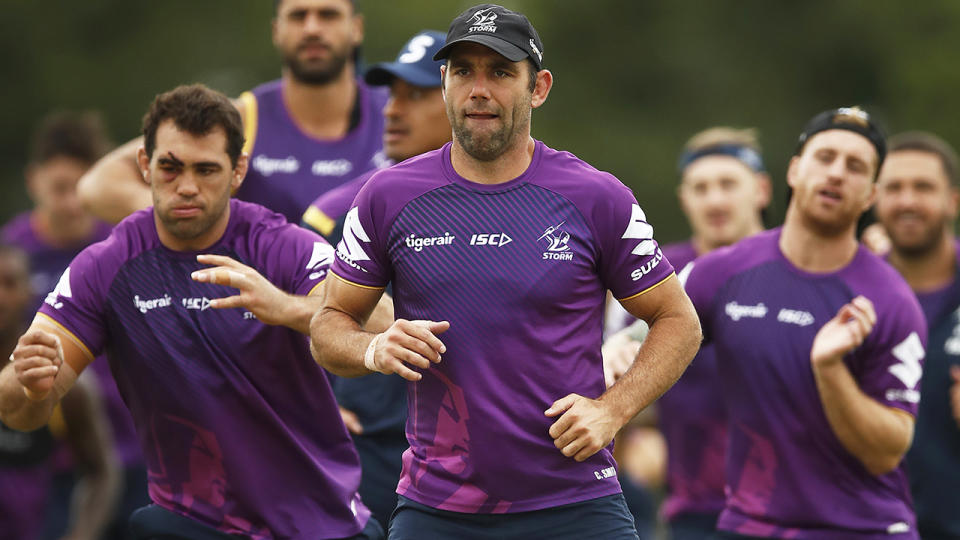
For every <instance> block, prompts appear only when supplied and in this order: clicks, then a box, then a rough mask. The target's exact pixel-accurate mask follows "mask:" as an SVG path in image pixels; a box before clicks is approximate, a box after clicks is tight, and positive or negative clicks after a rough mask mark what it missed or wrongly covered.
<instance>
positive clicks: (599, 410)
mask: <svg viewBox="0 0 960 540" xmlns="http://www.w3.org/2000/svg"><path fill="white" fill-rule="evenodd" d="M544 414H545V415H547V416H549V417H551V418H552V417H554V416H557V415H560V418H558V419H557V421H556V422H554V423H553V425H552V426H550V432H549V433H550V437H552V438H553V444H554V445H555V446H556V447H557V448H559V449H560V451H561V452H562V453H563V455H565V456H567V457H572V458H573V459H575V460H577V461H583V460H585V459H587V458H589V457H590V456H592V455H594V454H596V453H597V452H599V451H600V449H602V448H603V447H605V446H607V445H608V444H610V441H612V440H613V437H614V435H616V434H617V431H619V430H620V428H621V427H622V426H623V423H622V422H619V421H618V420H617V417H616V415H615V414H613V412H612V411H610V410H608V407H607V404H606V403H605V402H603V401H600V400H596V399H590V398H586V397H583V396H581V395H578V394H568V395H567V396H566V397H564V398H561V399H558V400H557V401H554V402H553V405H551V406H550V408H549V409H547V410H546V411H545V412H544Z"/></svg>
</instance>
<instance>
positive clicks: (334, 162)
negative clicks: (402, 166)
mask: <svg viewBox="0 0 960 540" xmlns="http://www.w3.org/2000/svg"><path fill="white" fill-rule="evenodd" d="M387 97H388V93H387V91H386V89H385V88H372V87H370V86H367V84H366V83H364V82H363V81H361V80H358V81H357V107H358V109H359V110H358V111H357V114H359V122H358V123H357V125H356V126H354V127H353V129H351V130H350V131H349V132H348V133H347V134H346V135H345V136H343V137H342V138H339V139H319V138H317V137H314V136H311V135H308V134H306V133H304V131H303V130H302V129H301V128H300V126H298V125H297V124H296V123H295V122H294V121H293V118H291V116H290V112H289V111H288V110H287V107H286V105H285V104H284V102H283V84H282V81H280V80H276V81H272V82H268V83H265V84H262V85H260V86H258V87H256V88H254V89H253V90H252V91H251V92H245V93H244V94H243V95H242V96H240V105H241V107H242V108H243V110H244V112H245V120H244V122H245V124H244V128H245V129H246V136H247V138H248V139H250V138H251V135H252V136H253V148H252V149H249V145H250V142H249V141H248V142H247V145H246V146H245V147H244V148H245V149H249V153H250V168H249V170H248V172H247V177H246V178H245V179H244V181H243V184H242V185H241V186H240V189H238V190H237V193H236V197H237V198H238V199H241V200H244V201H250V202H255V203H257V204H262V205H263V206H266V207H267V208H269V209H271V210H273V211H274V212H279V213H281V214H283V215H284V216H285V217H286V218H287V221H290V222H291V223H300V218H301V217H302V216H303V212H304V211H305V210H306V209H307V205H309V204H310V202H311V201H313V200H314V199H316V198H317V197H319V196H320V195H322V194H323V193H326V192H327V191H329V190H330V189H333V188H335V187H337V186H339V185H341V184H343V183H344V182H347V181H348V180H350V179H352V178H355V177H356V176H358V175H360V174H363V173H364V172H366V171H369V170H371V169H377V168H381V167H385V166H386V165H387V164H388V161H387V158H386V157H385V156H384V155H383V151H382V148H383V122H384V120H383V113H382V111H383V106H384V105H385V104H386V102H387Z"/></svg>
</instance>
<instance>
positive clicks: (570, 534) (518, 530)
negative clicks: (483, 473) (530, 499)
mask: <svg viewBox="0 0 960 540" xmlns="http://www.w3.org/2000/svg"><path fill="white" fill-rule="evenodd" d="M389 538H390V540H423V539H425V538H429V539H430V540H444V539H448V538H449V539H457V540H460V539H462V538H470V539H471V540H473V539H476V540H529V539H530V538H550V539H551V540H586V539H589V538H596V539H598V540H599V539H602V540H638V536H637V531H636V529H635V528H634V526H633V516H631V514H630V510H629V509H627V503H626V502H625V501H624V499H623V495H622V494H620V493H617V494H615V495H608V496H606V497H600V498H598V499H591V500H589V501H583V502H579V503H573V504H566V505H563V506H555V507H553V508H545V509H543V510H534V511H531V512H517V513H512V514H467V513H462V512H450V511H447V510H437V509H436V508H430V507H429V506H425V505H422V504H420V503H417V502H414V501H411V500H410V499H407V498H406V497H403V496H401V497H399V501H398V503H397V509H396V510H395V511H394V512H393V518H391V520H390V534H389Z"/></svg>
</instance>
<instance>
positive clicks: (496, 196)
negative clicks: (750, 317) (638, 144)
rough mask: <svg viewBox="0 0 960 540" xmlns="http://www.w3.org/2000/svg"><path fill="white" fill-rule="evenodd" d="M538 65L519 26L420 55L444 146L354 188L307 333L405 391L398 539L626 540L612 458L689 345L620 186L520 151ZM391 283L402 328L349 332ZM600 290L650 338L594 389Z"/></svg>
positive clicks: (690, 337) (479, 31)
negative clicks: (426, 57)
mask: <svg viewBox="0 0 960 540" xmlns="http://www.w3.org/2000/svg"><path fill="white" fill-rule="evenodd" d="M543 51H544V47H543V43H542V42H541V41H540V37H539V35H538V34H537V32H536V30H534V28H533V26H532V25H531V24H530V22H529V20H528V19H527V18H526V17H525V16H524V15H522V14H520V13H516V12H513V11H510V10H507V9H505V8H503V7H500V6H496V5H492V4H484V5H480V6H475V7H473V8H470V9H468V10H467V11H465V12H463V13H462V14H461V15H459V16H458V17H456V18H455V19H454V21H453V23H452V24H451V25H450V29H449V31H448V33H447V39H446V45H445V46H444V47H443V48H442V49H441V50H440V51H439V52H438V53H437V54H436V55H435V56H434V58H435V59H445V60H446V64H445V66H444V72H443V86H442V88H443V92H444V99H445V101H446V105H447V115H448V117H449V119H450V123H451V125H452V126H453V132H454V138H453V142H452V143H451V144H448V145H444V146H443V147H442V148H441V149H440V150H437V151H434V152H429V153H427V154H423V155H421V156H419V157H416V158H413V159H410V160H407V161H406V162H404V163H401V164H399V165H395V166H393V167H391V168H389V169H386V170H384V171H381V172H379V173H377V174H375V175H374V176H373V178H371V180H370V181H369V182H368V183H367V184H366V186H364V188H363V189H361V191H360V194H359V195H358V196H357V199H356V201H355V202H354V204H353V207H352V208H351V210H350V211H349V213H348V214H347V219H346V223H345V225H344V235H343V240H342V241H341V242H340V244H339V247H338V258H337V261H336V262H335V263H334V265H335V266H334V268H335V272H336V273H335V274H334V276H335V279H332V280H330V282H329V283H328V285H327V298H326V301H325V304H324V308H323V310H322V311H321V312H320V313H319V314H318V315H317V316H316V317H315V318H314V322H313V324H312V329H311V338H312V343H313V345H314V351H315V354H317V357H318V360H320V361H321V362H322V363H323V365H324V366H326V367H328V368H329V369H331V370H332V371H334V372H335V373H339V374H343V375H354V376H356V375H362V374H366V373H370V372H381V373H397V374H399V375H401V376H403V377H404V378H406V379H408V380H410V381H411V383H410V384H409V386H408V392H409V396H410V398H409V401H408V403H409V404H410V416H409V419H408V421H407V425H408V439H409V440H410V444H411V448H410V449H409V450H408V451H407V452H405V453H404V468H403V476H402V477H401V480H400V486H399V488H398V492H399V494H400V496H401V497H400V500H399V504H398V507H397V510H396V511H395V512H394V516H393V519H392V521H391V524H390V537H391V538H394V539H397V540H399V539H407V538H438V539H439V538H464V537H467V538H476V537H483V536H484V535H487V534H495V535H496V536H497V537H499V538H504V539H514V538H536V537H542V538H553V539H564V538H570V539H572V538H578V539H579V538H589V537H594V538H605V539H620V538H636V537H637V536H636V531H635V530H634V526H633V519H632V517H631V516H630V514H629V512H628V510H627V508H626V505H625V503H624V501H623V497H622V495H621V489H620V485H619V483H618V482H617V473H616V464H615V463H614V461H613V459H612V457H611V454H610V450H611V448H610V447H609V444H610V442H611V440H612V439H613V436H614V434H615V433H616V432H617V430H618V429H619V428H620V427H621V426H622V425H623V424H624V423H626V421H627V420H629V419H630V418H632V417H633V416H634V415H635V414H636V413H637V411H639V410H640V409H641V408H643V407H644V406H646V405H647V404H649V403H650V402H651V401H653V400H654V399H655V398H656V397H657V396H658V395H659V394H660V393H662V392H663V391H664V390H665V389H666V388H667V387H668V386H669V385H670V384H672V383H673V382H674V381H675V380H676V378H677V377H679V375H680V373H681V372H682V370H683V368H684V367H686V364H687V363H688V362H689V360H690V359H691V358H692V357H693V354H694V352H695V350H696V347H697V345H698V344H699V328H698V327H697V322H696V317H695V315H694V314H693V312H692V309H691V306H690V305H689V302H688V300H687V299H686V297H685V295H684V293H683V291H682V289H681V287H680V284H679V282H678V280H677V279H676V278H675V276H674V274H673V271H672V267H671V266H670V264H669V262H667V261H666V260H665V259H663V257H662V254H661V253H660V250H659V248H658V247H657V244H656V242H655V241H654V240H653V238H652V233H653V228H652V227H651V226H650V225H649V224H647V223H646V221H645V217H644V214H643V211H642V210H641V209H640V206H639V205H638V204H637V203H636V201H635V199H634V198H633V195H632V193H631V192H630V190H629V189H627V188H626V187H625V186H624V185H623V184H621V183H620V182H619V181H618V180H616V178H614V177H612V176H611V175H609V174H606V173H602V172H599V171H597V170H596V169H594V168H592V167H590V166H589V165H587V164H586V163H584V162H582V161H580V160H579V159H577V158H576V157H574V156H573V155H571V154H569V153H566V152H558V151H556V150H553V149H550V148H548V147H547V146H545V145H544V144H543V143H542V142H539V141H536V140H534V139H533V138H531V136H530V122H531V113H532V109H533V108H537V107H540V106H541V105H543V103H544V102H545V101H546V98H547V96H548V94H549V92H550V88H551V86H552V82H553V78H552V74H551V73H550V72H549V71H548V70H546V69H543V66H542V61H543V55H544V52H543ZM390 282H392V283H393V287H394V288H393V291H394V293H395V305H396V313H397V315H398V317H400V318H399V319H398V320H397V321H396V322H395V323H394V324H393V325H392V326H391V327H390V329H389V330H387V331H386V332H384V333H380V334H375V333H368V332H364V331H362V330H361V329H360V323H361V322H362V321H363V320H364V319H365V317H366V315H367V314H368V313H369V312H370V310H371V309H372V308H373V307H374V306H375V305H376V303H377V300H378V298H379V297H380V296H381V294H382V293H383V288H384V287H385V286H386V285H387V284H388V283H390ZM606 289H612V290H613V291H614V293H615V295H616V296H617V297H618V298H622V299H623V300H622V302H624V304H625V305H626V306H627V307H628V310H629V311H631V312H632V313H634V314H635V315H637V316H640V317H641V318H644V319H646V320H648V321H650V322H651V331H650V334H649V336H648V338H647V340H646V342H645V343H644V347H643V348H642V349H641V351H640V355H639V358H638V359H637V361H636V362H635V363H634V367H633V369H632V370H631V371H630V372H628V373H627V374H626V375H625V376H624V377H622V378H621V380H620V381H619V382H618V384H616V385H614V386H613V387H612V388H611V389H609V390H606V392H605V391H604V390H605V387H604V379H603V369H602V361H601V357H600V344H601V335H602V318H603V300H604V296H605V291H606ZM438 335H439V337H438ZM441 338H442V341H441ZM441 356H442V361H441Z"/></svg>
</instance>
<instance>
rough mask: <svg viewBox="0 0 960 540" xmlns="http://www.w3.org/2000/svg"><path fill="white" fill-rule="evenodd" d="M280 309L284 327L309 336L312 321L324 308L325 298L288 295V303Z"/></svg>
mask: <svg viewBox="0 0 960 540" xmlns="http://www.w3.org/2000/svg"><path fill="white" fill-rule="evenodd" d="M279 307H280V308H281V315H280V318H279V320H280V324H281V325H282V326H286V327H287V328H290V329H291V330H296V331H297V332H300V333H301V334H306V335H308V336H309V335H310V320H311V319H313V316H314V315H315V314H316V313H317V312H318V311H320V308H321V307H323V297H321V296H296V295H288V297H287V301H286V302H283V303H282V305H281V306H279Z"/></svg>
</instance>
